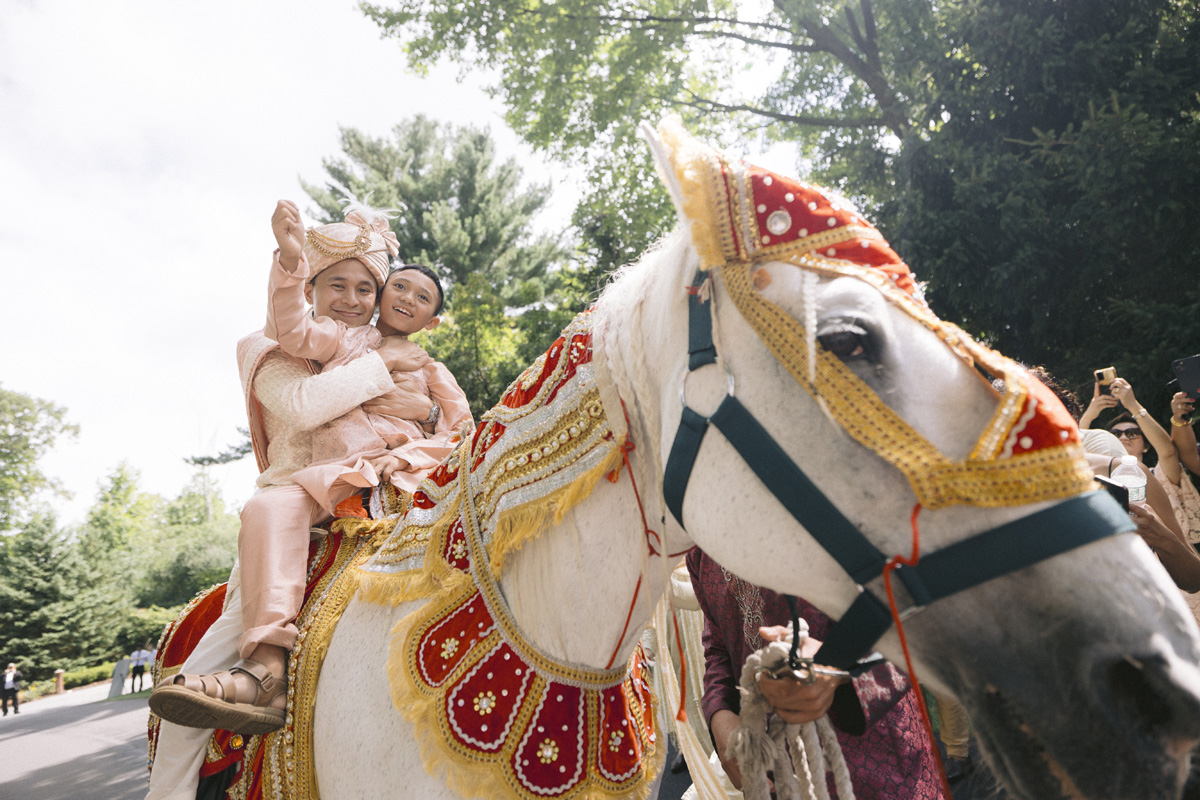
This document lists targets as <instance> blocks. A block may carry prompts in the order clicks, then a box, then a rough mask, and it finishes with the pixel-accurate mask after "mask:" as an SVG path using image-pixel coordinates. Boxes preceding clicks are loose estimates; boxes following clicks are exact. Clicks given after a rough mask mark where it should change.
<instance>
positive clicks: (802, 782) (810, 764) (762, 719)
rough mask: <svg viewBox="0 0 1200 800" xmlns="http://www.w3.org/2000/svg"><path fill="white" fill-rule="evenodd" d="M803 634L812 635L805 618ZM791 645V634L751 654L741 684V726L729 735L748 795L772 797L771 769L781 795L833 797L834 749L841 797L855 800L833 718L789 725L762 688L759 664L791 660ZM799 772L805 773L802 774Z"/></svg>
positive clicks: (755, 799)
mask: <svg viewBox="0 0 1200 800" xmlns="http://www.w3.org/2000/svg"><path fill="white" fill-rule="evenodd" d="M799 635H800V636H801V637H802V640H803V639H804V638H807V637H808V625H807V624H805V622H804V620H800V630H799ZM790 649H791V639H790V636H789V637H788V638H787V639H786V640H785V641H780V642H770V643H768V644H767V645H766V646H765V647H763V648H762V649H761V650H757V651H755V652H754V653H752V654H751V655H750V657H749V658H747V659H746V664H745V665H744V666H743V667H742V678H741V683H740V685H739V687H738V691H739V692H740V693H741V695H742V712H741V714H740V715H739V718H740V719H741V725H740V726H739V727H738V728H737V729H736V730H734V732H733V733H732V734H731V735H730V737H729V744H728V748H727V752H726V757H727V758H728V757H732V758H735V759H737V762H738V766H739V767H740V768H741V771H742V793H743V794H744V795H745V797H746V800H768V798H770V796H771V789H770V784H769V782H768V780H767V772H768V771H774V773H775V793H776V796H777V797H778V798H779V800H829V791H828V789H827V788H826V786H825V770H826V763H825V753H826V752H828V753H829V760H830V763H829V769H831V770H832V771H833V775H834V783H835V785H836V787H837V794H838V797H839V798H842V800H854V787H853V786H852V785H851V783H850V772H849V770H848V769H847V767H846V760H845V758H844V757H843V756H842V748H841V746H840V745H839V744H838V741H837V735H836V734H835V733H834V730H833V726H832V725H831V724H830V722H829V717H827V716H826V717H821V718H820V719H819V720H817V721H816V722H806V723H804V724H802V725H790V724H787V723H785V722H784V721H783V720H781V719H780V718H779V717H777V716H774V715H772V714H771V713H770V712H771V706H770V705H769V704H768V703H767V700H766V698H765V697H763V694H762V690H760V689H759V688H758V672H759V669H760V668H764V669H774V668H776V667H778V666H780V665H782V664H786V663H787V659H788V652H789V650H790ZM789 748H790V749H791V751H792V754H793V756H794V755H800V756H802V758H800V759H799V763H798V764H793V758H791V757H789V755H788V750H789ZM797 772H799V773H802V774H800V775H799V776H797V774H796V773H797Z"/></svg>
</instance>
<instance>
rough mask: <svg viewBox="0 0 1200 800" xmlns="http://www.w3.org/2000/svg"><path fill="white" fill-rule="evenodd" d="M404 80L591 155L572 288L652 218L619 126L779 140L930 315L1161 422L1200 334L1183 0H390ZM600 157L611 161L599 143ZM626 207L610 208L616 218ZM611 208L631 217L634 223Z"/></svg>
mask: <svg viewBox="0 0 1200 800" xmlns="http://www.w3.org/2000/svg"><path fill="white" fill-rule="evenodd" d="M363 9H364V11H365V13H366V14H367V16H368V17H369V18H371V19H372V20H374V21H375V22H376V23H377V24H378V25H379V26H380V28H381V30H382V31H383V32H384V34H385V35H388V36H392V37H394V38H396V39H397V40H398V41H399V42H400V44H401V46H402V48H403V49H404V51H405V53H406V54H407V56H408V59H409V62H410V64H411V65H412V66H414V67H415V68H417V69H423V68H427V67H429V66H430V65H432V64H434V63H436V62H438V61H439V60H442V59H453V60H456V61H458V62H459V63H462V64H464V65H466V66H464V69H465V68H467V67H469V66H484V67H487V68H489V69H491V70H493V72H494V74H496V75H497V78H496V83H495V85H494V87H493V90H494V91H495V93H496V94H497V95H498V96H500V97H501V98H503V100H504V101H505V103H506V106H507V119H508V122H509V123H510V125H512V126H513V128H514V129H515V130H517V131H518V132H519V133H520V134H521V135H523V136H524V137H525V138H526V139H527V140H528V141H529V142H531V143H532V144H534V145H536V146H538V147H542V148H545V149H546V150H547V151H548V152H550V153H551V154H552V155H555V156H557V157H560V158H562V159H564V160H569V161H571V162H573V163H576V164H580V163H582V164H584V165H585V166H586V167H587V168H588V169H589V172H590V180H591V183H592V187H591V190H590V193H589V195H588V197H587V198H586V199H585V201H584V202H583V204H581V206H580V207H579V208H578V209H577V211H576V215H575V224H576V225H577V227H578V229H579V231H580V233H581V236H582V244H581V262H582V263H581V264H580V265H579V267H578V269H576V270H575V271H574V273H572V274H571V275H569V276H567V277H565V278H564V284H565V285H566V286H568V287H569V291H571V292H572V297H573V298H575V299H576V300H579V299H580V298H582V297H584V296H586V295H588V294H589V293H590V292H592V291H594V287H595V285H596V284H598V283H599V282H600V281H602V279H603V276H604V275H605V274H606V273H607V272H608V271H609V270H611V268H612V267H614V266H615V265H617V264H620V263H622V262H624V261H626V260H628V259H629V258H630V257H631V256H632V254H633V253H635V252H640V251H641V250H642V249H644V246H645V243H646V241H647V240H648V239H650V238H652V236H653V235H654V233H656V232H657V231H659V230H661V229H662V228H663V227H664V225H665V224H666V223H664V220H665V219H666V217H667V216H668V215H669V212H668V209H667V207H666V205H665V204H664V202H663V201H662V198H661V195H657V197H658V200H657V201H656V200H655V199H654V198H655V197H656V194H655V193H656V192H657V191H658V190H657V187H656V186H655V185H654V184H655V183H656V182H655V181H652V180H650V177H649V174H648V172H647V169H646V167H645V161H644V158H641V157H638V156H637V155H635V151H636V149H637V148H636V145H635V144H634V143H633V142H632V137H631V131H632V129H633V126H634V125H635V124H636V123H637V122H638V121H639V120H641V119H650V120H655V119H657V118H658V117H659V116H660V115H661V114H662V113H663V112H664V111H667V110H679V111H682V112H683V113H684V118H685V122H686V123H687V124H688V125H689V127H691V128H692V129H693V130H695V131H698V132H699V133H700V134H701V135H703V136H707V137H709V138H710V139H712V140H714V141H723V142H727V143H728V142H733V141H737V140H738V139H739V138H748V137H761V138H762V139H765V140H767V141H780V142H788V143H792V144H794V145H795V147H796V151H797V156H798V157H799V158H800V159H802V160H803V163H805V164H806V165H807V166H808V168H809V170H810V172H809V178H810V179H814V180H818V181H820V182H823V183H826V184H829V185H832V186H835V187H836V188H838V189H840V190H841V191H842V192H843V193H844V194H847V195H848V196H850V197H852V198H853V199H854V200H855V201H856V202H858V203H859V204H860V205H861V206H863V209H864V211H865V212H867V213H868V215H869V216H872V217H874V218H875V219H876V220H877V222H878V224H879V226H880V228H881V229H882V230H883V232H884V233H885V235H887V236H888V238H889V240H890V241H891V242H892V244H893V245H894V246H895V247H896V249H897V250H898V252H900V253H901V255H903V256H904V257H905V258H906V260H908V262H909V263H910V264H912V265H913V267H914V269H915V271H916V272H917V275H918V277H920V278H922V279H924V280H925V281H927V282H928V287H929V299H930V302H931V304H932V306H933V308H934V310H935V311H936V312H938V313H939V314H940V315H942V316H943V317H945V318H947V319H950V320H953V321H956V322H960V323H961V324H963V325H964V327H966V328H967V329H968V330H970V331H971V332H972V333H974V334H976V335H977V336H980V337H982V338H984V339H986V340H987V341H989V342H990V343H992V344H994V345H995V346H997V347H998V348H999V349H1001V350H1002V351H1004V352H1005V353H1007V354H1009V355H1012V356H1014V357H1017V358H1020V359H1022V360H1025V361H1028V362H1037V363H1043V364H1045V365H1047V366H1048V367H1049V368H1050V369H1051V370H1052V371H1053V372H1055V373H1056V374H1058V375H1059V377H1060V378H1061V379H1062V380H1063V381H1064V382H1066V383H1073V384H1075V385H1076V386H1080V388H1083V389H1084V390H1085V391H1087V392H1090V390H1091V387H1090V384H1089V383H1088V382H1087V379H1088V376H1089V375H1090V371H1091V369H1093V368H1096V367H1099V366H1107V365H1109V364H1114V365H1115V366H1116V367H1117V369H1118V372H1120V373H1121V374H1122V375H1124V376H1126V377H1128V378H1129V379H1130V380H1131V382H1132V383H1133V385H1134V387H1135V390H1137V392H1138V396H1139V399H1142V400H1143V402H1145V403H1146V404H1147V406H1148V407H1149V408H1150V409H1151V411H1152V412H1154V413H1155V414H1156V415H1161V414H1162V413H1164V412H1165V410H1166V400H1167V397H1168V395H1169V393H1168V392H1167V390H1166V389H1165V388H1164V386H1163V384H1164V383H1165V381H1166V380H1167V379H1168V378H1169V377H1170V373H1169V361H1170V360H1171V359H1172V358H1176V357H1179V356H1182V355H1187V354H1190V353H1192V352H1195V351H1196V349H1197V344H1196V343H1197V342H1198V341H1200V314H1198V313H1197V311H1198V310H1200V294H1198V292H1200V288H1198V287H1200V282H1198V281H1196V279H1195V276H1194V266H1193V265H1194V264H1195V263H1196V262H1197V256H1198V255H1200V252H1198V250H1200V245H1198V237H1200V226H1197V225H1195V223H1194V219H1195V218H1196V212H1197V210H1198V209H1197V205H1198V202H1200V201H1198V199H1197V198H1198V195H1197V193H1196V190H1195V187H1196V186H1197V185H1200V166H1198V164H1200V146H1198V145H1200V141H1198V134H1197V114H1198V113H1200V78H1198V77H1197V73H1198V71H1200V36H1198V35H1197V33H1198V32H1200V31H1198V22H1197V17H1198V15H1200V7H1198V6H1197V5H1196V4H1195V3H1185V2H1179V0H951V2H944V3H937V4H932V3H929V2H927V0H858V1H857V2H852V3H839V2H830V1H829V0H788V1H787V2H775V3H771V4H762V5H760V6H756V7H749V6H746V5H745V4H738V3H732V2H720V1H719V0H709V1H708V2H700V1H698V0H666V2H653V3H650V2H646V1H645V0H622V1H619V2H617V3H615V4H613V3H608V4H603V5H597V4H594V3H585V2H583V0H555V2H546V1H545V0H533V1H532V2H527V3H521V4H509V3H499V4H498V3H492V2H482V1H481V0H470V1H469V2H464V3H454V4H450V3H444V2H438V0H391V1H390V2H386V3H365V4H364V5H363ZM605 153H612V154H614V155H613V157H611V158H609V159H606V158H605V156H604V154H605ZM622 209H626V210H625V211H622ZM628 209H633V210H632V211H628Z"/></svg>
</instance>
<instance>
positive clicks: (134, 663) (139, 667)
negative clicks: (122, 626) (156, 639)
mask: <svg viewBox="0 0 1200 800" xmlns="http://www.w3.org/2000/svg"><path fill="white" fill-rule="evenodd" d="M153 660H154V651H153V650H151V649H150V642H146V643H145V644H143V645H142V646H141V647H139V648H138V649H137V650H134V651H133V652H132V653H130V654H129V690H130V691H132V692H140V691H141V690H142V681H143V680H144V677H145V675H146V664H147V663H149V662H151V661H153Z"/></svg>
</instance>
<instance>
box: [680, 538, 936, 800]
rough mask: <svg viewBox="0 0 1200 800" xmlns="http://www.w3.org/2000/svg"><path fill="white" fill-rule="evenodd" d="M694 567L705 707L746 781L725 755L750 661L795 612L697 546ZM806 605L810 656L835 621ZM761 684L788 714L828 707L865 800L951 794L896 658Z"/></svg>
mask: <svg viewBox="0 0 1200 800" xmlns="http://www.w3.org/2000/svg"><path fill="white" fill-rule="evenodd" d="M687 567H688V573H689V574H690V576H691V580H692V588H693V590H694V591H695V593H696V599H697V600H698V601H699V603H700V608H701V610H702V611H703V612H704V637H703V638H704V693H703V696H702V698H701V708H702V709H703V710H704V715H705V717H706V718H707V720H708V726H709V731H710V733H711V735H712V739H713V744H714V746H715V748H716V752H717V754H718V756H719V757H720V759H721V766H722V767H724V769H725V773H726V775H728V777H729V779H730V781H731V782H732V783H733V785H734V786H735V787H737V788H739V789H740V788H741V785H742V776H741V772H740V770H739V769H738V765H737V762H736V761H734V760H732V759H726V745H727V744H728V741H729V735H730V733H732V732H733V730H734V729H735V728H737V727H738V725H739V724H740V722H741V721H740V719H739V717H738V714H739V712H740V710H741V698H740V695H739V693H738V682H739V680H740V679H741V674H742V665H743V664H744V663H745V661H746V658H747V657H748V656H749V655H750V654H752V653H753V652H754V651H755V650H757V649H759V648H760V647H762V646H763V644H764V641H765V640H772V639H778V638H779V637H780V636H782V635H783V634H784V633H786V628H783V627H778V626H782V625H786V624H787V623H788V622H789V619H790V615H789V614H788V609H787V603H786V601H785V600H784V598H783V597H782V596H780V595H778V594H776V593H774V592H772V591H771V590H769V589H764V588H762V587H759V586H755V585H754V584H751V583H748V582H746V581H744V580H742V579H741V578H738V577H737V576H736V575H733V574H731V573H730V572H728V571H727V570H726V569H725V568H724V567H722V566H721V565H720V564H718V563H717V562H715V561H713V560H712V559H711V558H709V557H708V555H707V554H705V553H704V552H702V551H701V550H700V549H698V548H697V549H694V550H692V551H691V552H690V553H688V556H687ZM798 606H799V612H800V616H801V618H803V619H804V620H805V622H807V623H808V626H809V634H810V638H809V639H807V640H806V641H805V651H804V653H803V654H804V655H812V652H815V650H816V647H817V646H819V644H820V640H821V639H822V638H824V637H825V636H826V635H827V634H828V632H829V630H830V629H831V628H832V626H833V620H831V619H830V618H829V617H827V616H825V615H824V614H822V613H821V612H820V611H818V610H817V609H816V608H815V607H813V606H812V605H810V604H809V603H807V602H805V601H804V600H803V599H799V598H798ZM764 626H767V627H764ZM771 626H775V627H771ZM809 650H811V651H812V652H809ZM759 686H760V687H761V688H762V692H763V697H764V698H766V700H767V702H768V703H770V704H771V706H772V708H773V709H774V713H776V714H777V715H778V716H779V717H780V718H781V719H783V721H784V722H787V723H804V722H812V721H813V720H816V719H819V718H820V717H822V716H824V715H825V714H826V713H828V715H829V719H830V721H831V722H832V723H833V726H834V728H835V730H836V733H837V738H838V743H839V744H840V745H841V747H842V753H843V755H844V756H845V759H846V766H847V768H848V769H849V772H850V781H851V783H852V785H853V787H854V794H855V796H856V797H857V798H858V799H859V800H935V799H936V798H943V792H942V787H941V780H940V778H939V776H938V771H937V761H936V759H935V757H934V754H933V749H932V745H931V744H930V741H929V738H928V737H927V736H926V734H925V729H924V726H923V724H922V722H921V713H920V710H919V708H918V706H917V698H916V696H915V695H914V693H913V692H912V687H911V685H910V684H909V681H908V678H907V677H906V676H905V675H904V673H902V672H901V671H900V670H898V669H896V667H895V666H893V665H892V664H888V663H883V664H880V665H879V666H877V667H874V668H873V669H870V670H867V671H866V672H864V673H862V674H861V675H860V676H858V677H857V678H854V679H853V680H851V679H849V678H837V677H831V676H826V675H820V676H818V677H817V679H816V681H815V682H814V683H813V684H812V685H811V686H805V685H803V684H801V683H800V682H798V681H796V680H794V679H792V678H781V679H778V680H775V679H769V678H766V677H762V676H760V678H759ZM827 777H828V778H829V780H828V784H827V786H828V789H829V791H830V792H835V791H836V789H835V787H834V785H833V783H832V777H831V776H827Z"/></svg>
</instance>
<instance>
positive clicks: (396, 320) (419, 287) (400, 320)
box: [379, 269, 440, 336]
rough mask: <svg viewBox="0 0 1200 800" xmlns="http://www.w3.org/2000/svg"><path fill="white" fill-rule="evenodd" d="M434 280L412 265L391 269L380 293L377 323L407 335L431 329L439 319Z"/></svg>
mask: <svg viewBox="0 0 1200 800" xmlns="http://www.w3.org/2000/svg"><path fill="white" fill-rule="evenodd" d="M437 307H438V290H437V284H435V283H434V282H433V279H432V278H430V277H429V276H428V275H425V274H424V273H422V272H420V271H419V270H415V269H406V270H402V271H400V272H395V273H393V274H392V275H391V276H390V277H388V281H387V283H385V284H384V285H383V292H382V293H381V294H380V296H379V327H380V328H381V329H382V330H384V332H385V333H386V332H387V329H391V330H392V331H394V332H395V333H401V334H404V335H405V336H407V335H408V334H410V333H416V332H417V331H419V330H432V329H433V328H435V327H437V324H438V322H440V320H439V319H438V318H437V317H436V316H435V314H436V313H437Z"/></svg>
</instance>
